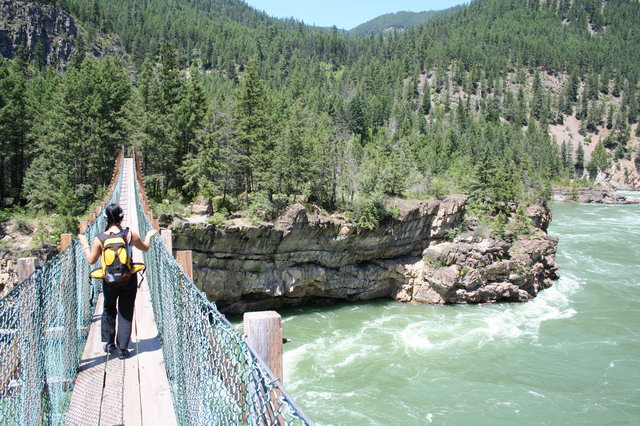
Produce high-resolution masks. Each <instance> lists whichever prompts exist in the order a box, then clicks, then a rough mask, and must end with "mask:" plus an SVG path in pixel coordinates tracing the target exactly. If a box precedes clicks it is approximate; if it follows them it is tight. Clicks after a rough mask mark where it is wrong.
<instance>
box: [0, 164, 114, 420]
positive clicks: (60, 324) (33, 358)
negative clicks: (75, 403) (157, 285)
mask: <svg viewBox="0 0 640 426" xmlns="http://www.w3.org/2000/svg"><path fill="white" fill-rule="evenodd" d="M122 167H123V162H122V159H120V165H119V168H120V169H119V170H120V172H119V177H118V181H117V184H116V185H115V187H114V190H113V192H112V194H111V198H110V202H111V203H115V202H118V200H119V199H120V190H121V187H122ZM105 226H106V219H105V218H104V216H103V215H102V214H100V216H99V217H98V218H97V219H96V220H95V221H94V222H93V223H92V224H91V225H90V226H89V227H88V228H87V230H86V231H85V235H86V236H87V239H88V240H89V241H93V238H94V237H95V236H96V235H97V234H98V233H99V232H101V230H103V229H104V227H105ZM91 281H92V280H91V279H89V264H88V263H87V261H86V260H85V258H84V255H83V253H82V247H81V246H80V244H79V242H78V240H74V241H73V242H72V244H71V245H69V247H67V248H66V249H65V250H64V251H63V252H62V253H60V254H58V255H57V256H55V257H54V258H52V259H51V260H49V261H47V262H46V263H45V264H44V265H43V266H42V267H37V268H36V270H35V272H34V273H33V274H32V275H31V276H29V277H28V278H27V279H26V280H24V281H22V282H21V283H19V284H18V285H16V287H15V288H14V289H13V290H11V292H9V294H7V295H6V296H5V297H4V298H2V299H0V424H2V425H5V424H11V425H13V424H17V425H37V424H60V423H62V422H63V420H64V414H65V413H66V411H67V408H68V406H69V402H70V400H71V391H72V387H73V380H74V378H75V377H76V372H77V368H78V365H79V363H80V358H81V357H82V353H83V351H84V347H85V343H86V340H87V336H88V334H89V326H90V323H91V318H92V317H93V313H94V311H95V304H96V300H97V298H98V287H97V284H98V282H97V281H96V282H95V283H92V282H91Z"/></svg>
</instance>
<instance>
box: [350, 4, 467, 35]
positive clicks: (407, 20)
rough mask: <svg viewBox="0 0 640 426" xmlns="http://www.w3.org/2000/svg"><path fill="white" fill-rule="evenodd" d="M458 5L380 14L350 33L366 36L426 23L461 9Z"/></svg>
mask: <svg viewBox="0 0 640 426" xmlns="http://www.w3.org/2000/svg"><path fill="white" fill-rule="evenodd" d="M459 8H460V6H456V7H453V8H450V9H446V10H428V11H424V12H404V11H402V12H396V13H387V14H385V15H380V16H378V17H376V18H374V19H372V20H370V21H367V22H365V23H364V24H360V25H358V26H357V27H355V28H353V29H351V30H350V31H349V34H351V35H355V36H365V35H368V34H378V33H382V32H385V31H387V30H390V29H396V30H404V29H407V28H410V27H415V26H416V25H422V24H425V23H427V22H429V21H431V20H434V19H437V18H439V17H441V16H444V15H446V14H448V13H451V12H454V11H455V10H457V9H459Z"/></svg>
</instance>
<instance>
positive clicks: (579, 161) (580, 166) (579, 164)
mask: <svg viewBox="0 0 640 426" xmlns="http://www.w3.org/2000/svg"><path fill="white" fill-rule="evenodd" d="M575 166H576V172H577V173H578V175H582V171H583V170H584V148H582V142H580V143H579V144H578V150H577V151H576V163H575Z"/></svg>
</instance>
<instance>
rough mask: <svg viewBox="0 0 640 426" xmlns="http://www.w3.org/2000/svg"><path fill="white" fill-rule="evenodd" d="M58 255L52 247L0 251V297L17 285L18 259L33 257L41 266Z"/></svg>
mask: <svg viewBox="0 0 640 426" xmlns="http://www.w3.org/2000/svg"><path fill="white" fill-rule="evenodd" d="M57 253H58V249H57V248H56V247H54V246H46V247H45V248H42V249H40V250H30V251H28V252H25V251H18V250H14V249H0V297H4V296H5V295H6V294H7V293H9V292H10V291H11V290H12V289H13V287H14V286H15V285H16V284H17V283H18V275H17V271H16V267H17V263H18V258H19V257H35V258H36V259H37V264H39V265H42V264H44V263H45V262H46V261H47V260H49V259H51V258H52V257H53V256H55V255H56V254H57Z"/></svg>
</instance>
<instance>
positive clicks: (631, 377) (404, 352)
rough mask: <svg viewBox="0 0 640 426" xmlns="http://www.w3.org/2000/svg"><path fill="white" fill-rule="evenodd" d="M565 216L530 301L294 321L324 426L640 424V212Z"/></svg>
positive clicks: (310, 405)
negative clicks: (545, 277)
mask: <svg viewBox="0 0 640 426" xmlns="http://www.w3.org/2000/svg"><path fill="white" fill-rule="evenodd" d="M552 210H553V214H554V219H553V222H552V224H551V227H550V233H551V234H552V235H555V236H558V237H559V238H560V244H559V246H558V256H557V261H558V264H559V265H560V268H561V269H560V272H559V273H560V275H561V278H560V280H558V281H556V282H555V283H554V285H553V287H551V288H549V289H547V290H545V291H543V292H542V293H541V294H540V295H538V297H537V298H535V299H533V300H532V301H530V302H528V303H525V304H494V305H475V306H462V305H458V306H429V305H412V304H403V303H397V302H393V301H375V302H369V303H359V304H345V305H340V306H334V307H330V308H318V309H312V308H305V309H290V310H284V311H282V312H281V314H282V315H283V321H284V323H283V329H284V335H285V337H287V338H289V339H291V340H293V342H292V343H288V344H287V345H285V354H284V365H285V385H286V389H287V391H288V392H289V393H290V394H292V396H293V397H294V398H295V400H296V402H297V403H298V404H299V405H301V406H302V407H303V409H304V410H305V412H306V413H307V415H308V416H309V417H310V418H311V419H313V420H314V421H315V422H317V423H318V424H344V425H362V424H380V425H393V424H395V425H411V424H416V425H418V424H420V425H421V424H428V423H433V424H453V425H455V424H474V425H482V424H486V425H499V424H554V425H556V424H572V425H573V424H613V423H616V424H630V423H635V424H640V206H602V205H580V204H555V205H554V206H553V209H552Z"/></svg>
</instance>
